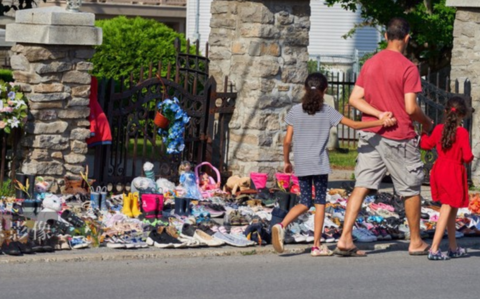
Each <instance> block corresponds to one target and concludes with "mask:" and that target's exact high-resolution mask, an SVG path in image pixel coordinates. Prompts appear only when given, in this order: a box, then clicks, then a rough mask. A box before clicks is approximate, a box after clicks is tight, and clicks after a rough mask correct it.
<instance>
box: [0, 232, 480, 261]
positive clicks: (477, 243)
mask: <svg viewBox="0 0 480 299" xmlns="http://www.w3.org/2000/svg"><path fill="white" fill-rule="evenodd" d="M427 242H428V241H427ZM447 242H448V241H447V240H443V243H442V248H446V244H447ZM457 242H458V245H459V246H462V247H466V248H480V238H463V239H458V240H457ZM408 244H409V243H408V242H407V241H390V242H377V243H357V244H356V245H357V247H358V248H359V249H361V250H366V251H372V250H373V251H396V250H399V251H400V250H402V251H403V250H405V251H406V250H408ZM328 245H329V247H330V249H333V248H335V244H328ZM310 246H311V244H295V245H286V246H285V252H284V253H283V254H282V255H284V256H288V255H295V254H305V253H308V252H309V248H310ZM263 254H277V253H276V252H275V250H274V249H273V247H272V246H271V245H269V246H264V247H247V248H235V247H221V248H198V249H157V248H148V249H136V250H118V249H117V250H114V249H108V248H92V249H86V250H73V251H69V252H65V251H59V252H55V253H39V254H35V255H24V256H6V255H2V256H0V264H29V263H61V262H95V261H124V260H146V259H172V258H192V257H204V258H210V257H221V256H249V255H263Z"/></svg>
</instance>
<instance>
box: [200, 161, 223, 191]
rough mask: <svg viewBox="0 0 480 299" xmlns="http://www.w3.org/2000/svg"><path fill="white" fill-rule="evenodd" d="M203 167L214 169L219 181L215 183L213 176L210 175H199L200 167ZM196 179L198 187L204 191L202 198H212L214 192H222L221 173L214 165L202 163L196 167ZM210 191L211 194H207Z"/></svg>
mask: <svg viewBox="0 0 480 299" xmlns="http://www.w3.org/2000/svg"><path fill="white" fill-rule="evenodd" d="M203 165H207V166H210V168H212V169H213V171H214V172H215V174H216V175H217V180H216V181H215V180H214V179H213V178H212V177H211V176H209V175H208V173H206V172H205V173H202V174H201V175H199V173H198V171H199V169H200V167H202V166H203ZM195 177H196V180H197V185H198V187H200V189H201V191H202V196H203V197H211V196H212V192H211V191H212V190H220V172H219V171H218V169H217V168H215V167H214V166H213V165H212V164H210V163H209V162H202V163H200V164H198V165H197V167H195ZM207 191H210V192H207Z"/></svg>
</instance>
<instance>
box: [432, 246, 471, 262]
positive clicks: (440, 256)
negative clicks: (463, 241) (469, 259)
mask: <svg viewBox="0 0 480 299" xmlns="http://www.w3.org/2000/svg"><path fill="white" fill-rule="evenodd" d="M464 256H467V249H465V248H462V247H457V249H455V250H451V249H448V251H447V254H444V253H442V251H441V250H440V249H439V250H437V251H436V252H433V251H432V250H430V251H429V252H428V259H429V260H431V261H446V260H449V259H451V258H459V257H464Z"/></svg>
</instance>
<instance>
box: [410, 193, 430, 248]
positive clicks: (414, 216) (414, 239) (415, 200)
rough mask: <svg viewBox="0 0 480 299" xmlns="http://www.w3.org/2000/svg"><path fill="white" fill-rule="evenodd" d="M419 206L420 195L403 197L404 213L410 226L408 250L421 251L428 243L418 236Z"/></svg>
mask: <svg viewBox="0 0 480 299" xmlns="http://www.w3.org/2000/svg"><path fill="white" fill-rule="evenodd" d="M420 207H421V199H420V195H415V196H411V197H407V198H405V214H406V215H407V221H408V227H409V228H410V246H409V247H408V251H409V252H415V251H423V250H425V249H426V248H427V247H428V244H427V243H425V242H423V240H422V238H421V237H420Z"/></svg>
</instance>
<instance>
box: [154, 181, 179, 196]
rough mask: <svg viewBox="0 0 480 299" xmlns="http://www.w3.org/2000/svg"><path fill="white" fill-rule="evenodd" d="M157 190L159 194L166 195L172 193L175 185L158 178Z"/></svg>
mask: <svg viewBox="0 0 480 299" xmlns="http://www.w3.org/2000/svg"><path fill="white" fill-rule="evenodd" d="M156 184H157V188H158V190H159V191H160V192H161V193H168V192H172V193H173V192H174V190H175V184H174V183H172V182H170V181H169V180H167V179H163V178H159V179H158V180H157V181H156Z"/></svg>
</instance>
